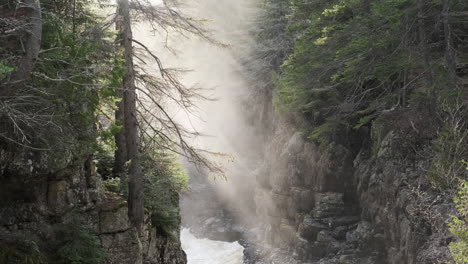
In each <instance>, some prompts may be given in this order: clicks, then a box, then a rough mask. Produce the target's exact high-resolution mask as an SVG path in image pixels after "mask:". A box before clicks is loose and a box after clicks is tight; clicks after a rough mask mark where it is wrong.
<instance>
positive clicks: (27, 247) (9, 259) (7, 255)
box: [0, 241, 47, 264]
mask: <svg viewBox="0 0 468 264" xmlns="http://www.w3.org/2000/svg"><path fill="white" fill-rule="evenodd" d="M0 263H8V264H46V263H47V261H46V258H45V256H44V255H43V254H42V253H41V252H40V250H39V248H38V247H37V245H36V244H35V243H33V242H30V241H29V242H28V241H19V242H16V243H15V244H14V245H10V244H3V243H0Z"/></svg>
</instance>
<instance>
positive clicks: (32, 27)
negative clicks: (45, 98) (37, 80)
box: [0, 0, 42, 97]
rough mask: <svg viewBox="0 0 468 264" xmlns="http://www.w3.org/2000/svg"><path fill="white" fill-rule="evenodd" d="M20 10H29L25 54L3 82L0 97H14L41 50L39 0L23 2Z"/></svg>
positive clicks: (25, 0)
mask: <svg viewBox="0 0 468 264" xmlns="http://www.w3.org/2000/svg"><path fill="white" fill-rule="evenodd" d="M22 8H25V9H29V10H30V11H29V15H28V20H29V21H28V22H27V23H28V27H27V33H28V35H29V38H28V39H27V41H26V43H25V45H24V48H25V51H24V52H25V54H24V56H23V57H21V59H20V61H19V63H18V65H17V66H16V69H15V71H14V72H13V73H12V74H11V76H10V78H9V80H6V81H5V84H3V85H2V87H1V90H0V97H10V96H14V95H15V94H16V92H17V91H18V90H19V89H20V88H21V87H23V84H24V81H26V80H28V79H29V77H30V76H31V72H32V70H33V68H34V64H35V62H36V59H37V56H38V55H39V51H40V49H41V39H42V12H41V3H40V1H39V0H24V1H23V2H22Z"/></svg>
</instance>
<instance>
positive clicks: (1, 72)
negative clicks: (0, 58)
mask: <svg viewBox="0 0 468 264" xmlns="http://www.w3.org/2000/svg"><path fill="white" fill-rule="evenodd" d="M13 70H14V68H13V67H10V66H8V65H5V64H3V63H1V62H0V80H1V79H3V78H5V77H6V76H7V75H8V74H10V73H11V72H13Z"/></svg>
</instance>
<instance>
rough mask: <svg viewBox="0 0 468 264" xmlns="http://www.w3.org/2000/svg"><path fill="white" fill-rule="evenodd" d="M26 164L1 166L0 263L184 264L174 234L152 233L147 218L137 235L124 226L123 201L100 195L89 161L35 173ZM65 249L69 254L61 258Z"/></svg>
mask: <svg viewBox="0 0 468 264" xmlns="http://www.w3.org/2000/svg"><path fill="white" fill-rule="evenodd" d="M2 156H3V157H5V152H2ZM29 162H30V164H28V161H26V163H24V164H23V167H22V168H25V169H26V170H19V169H18V167H16V169H15V170H12V167H13V166H11V164H13V163H11V161H10V162H9V163H8V164H10V166H8V167H6V166H2V174H1V176H0V196H1V204H0V245H1V247H0V253H1V254H0V262H1V261H3V262H2V263H26V261H29V262H27V263H64V262H63V261H65V260H66V259H67V258H72V257H74V256H75V257H76V256H77V257H80V258H82V259H80V261H81V262H79V263H102V259H105V263H114V264H134V263H168V264H169V263H173V264H180V263H186V256H185V253H184V252H183V251H182V249H181V245H180V241H179V230H176V231H174V232H175V233H174V235H173V236H171V235H168V234H164V233H161V232H158V231H157V228H155V226H153V225H152V223H151V221H150V220H149V219H148V217H147V218H146V220H145V226H144V229H143V232H142V233H141V234H138V232H137V231H136V229H135V228H133V227H132V225H131V224H130V222H129V219H128V213H127V202H126V201H125V200H124V199H123V198H121V197H120V196H118V195H117V194H115V193H112V192H109V191H106V190H105V188H104V186H103V183H102V180H101V176H100V175H99V174H97V173H96V169H95V166H94V164H93V161H92V160H90V159H88V160H86V161H85V162H83V164H84V165H83V166H79V165H77V166H68V167H66V168H64V169H62V170H60V171H56V172H54V173H38V172H36V168H34V167H33V163H32V161H31V160H29ZM2 164H3V165H5V163H2ZM78 164H79V163H78ZM42 171H43V170H42ZM69 230H80V231H69ZM81 231H83V232H81ZM70 232H72V233H70ZM81 236H83V237H85V238H89V237H91V238H92V237H95V238H97V240H96V241H97V242H98V244H96V245H94V247H96V248H99V247H102V249H103V252H102V253H103V254H102V255H103V256H104V257H103V258H100V257H99V254H95V252H94V251H93V252H91V250H97V249H96V248H90V245H91V246H92V245H93V244H90V243H89V241H90V240H86V239H85V240H82V238H83V237H81ZM70 240H74V241H72V242H76V243H77V244H76V245H75V244H68V243H69V242H70ZM81 242H83V244H79V243H81ZM66 245H69V246H70V247H68V248H66V249H67V250H71V251H66V252H68V253H64V254H65V259H64V256H63V255H62V253H63V252H65V250H64V249H65V246H66ZM75 251H76V252H77V254H76V255H74V254H73V253H70V252H75ZM61 252H62V253H61ZM93 260H94V261H96V262H92V261H93ZM65 262H66V261H65Z"/></svg>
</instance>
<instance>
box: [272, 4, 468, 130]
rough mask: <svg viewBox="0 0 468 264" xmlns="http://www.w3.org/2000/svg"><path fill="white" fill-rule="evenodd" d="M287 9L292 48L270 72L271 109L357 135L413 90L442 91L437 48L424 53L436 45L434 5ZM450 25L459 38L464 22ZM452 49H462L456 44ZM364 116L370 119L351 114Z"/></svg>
mask: <svg viewBox="0 0 468 264" xmlns="http://www.w3.org/2000/svg"><path fill="white" fill-rule="evenodd" d="M289 7H290V10H291V13H290V14H288V15H286V16H285V17H286V19H287V20H288V25H287V31H288V33H289V34H290V36H292V37H293V38H294V49H293V51H292V53H291V54H290V55H289V57H288V58H287V59H286V60H285V61H284V63H283V65H282V68H281V70H280V71H278V73H279V74H277V76H278V80H277V85H276V86H277V87H276V88H277V89H276V95H275V96H276V98H275V103H276V106H277V108H279V109H280V110H281V111H283V112H297V113H302V114H304V116H305V117H307V118H308V121H309V122H310V123H311V124H312V125H313V126H315V127H317V129H318V130H323V129H324V128H327V127H331V126H333V125H330V126H327V125H325V126H324V127H321V126H322V125H323V124H324V123H327V122H329V121H330V120H331V121H332V122H334V121H333V120H340V122H343V123H348V125H349V126H350V127H354V128H356V129H358V128H360V127H362V126H364V125H367V124H369V123H370V122H371V121H372V120H373V119H375V118H376V117H378V115H379V114H380V113H381V112H382V111H385V110H388V109H394V108H395V107H398V106H402V107H404V106H407V105H408V104H409V100H408V99H407V98H412V97H411V94H412V93H413V92H414V91H416V90H417V92H418V93H419V94H431V95H432V96H434V95H436V94H435V92H442V91H443V90H444V89H446V88H447V80H446V77H444V76H447V67H445V66H444V62H445V60H444V58H445V49H444V48H440V47H438V48H431V45H432V46H436V44H435V43H441V42H443V41H444V40H443V34H442V35H441V34H440V32H439V31H440V29H434V28H433V27H431V25H434V24H438V23H439V19H440V16H441V12H442V5H441V3H440V2H437V1H422V2H420V1H415V0H383V1H356V0H331V1H328V0H291V1H289ZM467 9H468V5H467V3H466V1H465V3H463V2H462V1H454V2H451V3H450V10H451V12H452V11H453V12H460V11H466V10H467ZM421 14H424V21H422V20H421V19H420V18H421V16H422V15H421ZM451 26H452V27H453V30H454V32H455V31H457V30H462V31H463V30H465V29H466V28H467V23H466V21H465V22H463V21H462V20H458V21H456V20H455V19H453V21H451ZM453 45H454V46H457V47H467V46H468V45H467V42H466V40H463V39H458V40H454V44H453ZM460 56H462V55H461V53H460ZM434 87H437V88H438V90H435V89H434ZM413 102H414V101H413ZM367 109H372V113H371V114H369V115H361V114H359V112H360V111H366V110H367ZM359 115H361V116H360V117H359V118H358V120H356V116H359ZM310 117H313V118H310ZM313 134H314V135H313V136H312V137H313V138H319V137H317V134H321V133H319V131H318V132H317V133H313Z"/></svg>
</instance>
